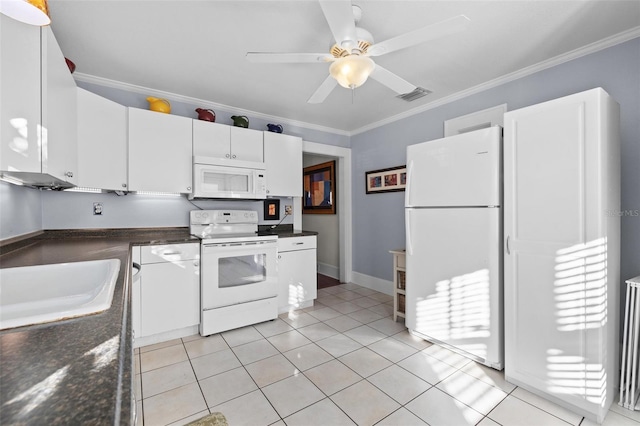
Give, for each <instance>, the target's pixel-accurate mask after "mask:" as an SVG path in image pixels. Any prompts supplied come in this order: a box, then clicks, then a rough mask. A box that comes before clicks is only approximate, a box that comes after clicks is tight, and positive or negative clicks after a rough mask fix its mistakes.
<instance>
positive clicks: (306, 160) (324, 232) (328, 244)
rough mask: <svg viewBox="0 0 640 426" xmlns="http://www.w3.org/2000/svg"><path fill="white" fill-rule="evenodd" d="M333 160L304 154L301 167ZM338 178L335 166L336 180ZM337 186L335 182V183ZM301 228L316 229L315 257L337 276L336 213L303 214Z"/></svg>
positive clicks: (337, 239)
mask: <svg viewBox="0 0 640 426" xmlns="http://www.w3.org/2000/svg"><path fill="white" fill-rule="evenodd" d="M331 160H334V158H329V157H322V156H318V155H310V154H305V155H304V157H303V162H302V165H303V167H309V166H314V165H316V164H321V163H325V162H327V161H331ZM338 179H340V176H338V171H337V167H336V180H338ZM336 188H337V184H336ZM336 208H337V209H339V208H340V193H339V192H338V191H336ZM302 229H304V230H305V231H316V232H317V233H318V239H317V243H318V249H317V252H318V254H317V258H318V262H319V263H323V264H325V265H329V266H333V267H334V268H335V270H336V271H337V275H336V274H333V275H334V276H333V278H339V277H340V275H339V273H340V238H339V237H340V236H339V229H340V227H339V221H338V215H337V214H303V215H302Z"/></svg>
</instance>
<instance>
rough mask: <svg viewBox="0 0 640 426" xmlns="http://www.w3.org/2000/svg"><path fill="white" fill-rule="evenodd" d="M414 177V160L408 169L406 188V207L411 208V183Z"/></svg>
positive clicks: (410, 162)
mask: <svg viewBox="0 0 640 426" xmlns="http://www.w3.org/2000/svg"><path fill="white" fill-rule="evenodd" d="M412 175H413V160H410V161H409V165H408V168H407V186H406V188H405V191H406V192H405V199H404V204H405V207H411V181H412V180H413V179H412Z"/></svg>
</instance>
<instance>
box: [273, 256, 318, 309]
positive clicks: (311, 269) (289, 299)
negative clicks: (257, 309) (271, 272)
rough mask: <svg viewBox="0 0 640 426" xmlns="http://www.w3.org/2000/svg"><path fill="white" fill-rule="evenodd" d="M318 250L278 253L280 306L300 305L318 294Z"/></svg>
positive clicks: (293, 306) (294, 306)
mask: <svg viewBox="0 0 640 426" xmlns="http://www.w3.org/2000/svg"><path fill="white" fill-rule="evenodd" d="M317 278H318V277H317V274H316V250H297V251H288V252H282V253H279V254H278V282H279V287H280V294H279V295H278V307H279V308H284V307H292V308H296V307H298V306H299V305H300V304H301V303H302V302H305V301H309V300H313V299H315V298H316V297H317V294H318V290H317V287H318V282H317Z"/></svg>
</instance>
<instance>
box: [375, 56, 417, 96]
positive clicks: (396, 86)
mask: <svg viewBox="0 0 640 426" xmlns="http://www.w3.org/2000/svg"><path fill="white" fill-rule="evenodd" d="M369 77H371V78H372V79H374V80H376V81H377V82H379V83H382V84H384V85H385V86H387V87H388V88H389V89H391V90H393V91H394V92H396V93H398V94H400V95H404V94H405V93H410V92H413V91H414V90H415V89H416V86H415V85H413V84H411V83H409V82H408V81H407V80H405V79H403V78H401V77H399V76H397V75H396V74H394V73H392V72H391V71H389V70H388V69H386V68H383V67H381V66H380V65H378V64H376V67H375V68H374V69H373V72H372V73H371V75H370V76H369Z"/></svg>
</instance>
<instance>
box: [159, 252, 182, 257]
mask: <svg viewBox="0 0 640 426" xmlns="http://www.w3.org/2000/svg"><path fill="white" fill-rule="evenodd" d="M174 254H182V252H179V251H165V252H164V253H162V255H163V256H173V255H174Z"/></svg>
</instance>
